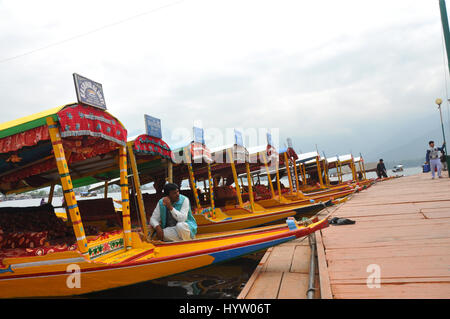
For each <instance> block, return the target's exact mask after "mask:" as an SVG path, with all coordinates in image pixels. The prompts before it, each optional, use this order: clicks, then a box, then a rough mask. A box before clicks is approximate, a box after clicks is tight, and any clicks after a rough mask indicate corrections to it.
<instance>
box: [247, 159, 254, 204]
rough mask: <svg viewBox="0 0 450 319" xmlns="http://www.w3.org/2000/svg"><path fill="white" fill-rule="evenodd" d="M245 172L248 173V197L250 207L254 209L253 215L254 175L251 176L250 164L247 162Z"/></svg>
mask: <svg viewBox="0 0 450 319" xmlns="http://www.w3.org/2000/svg"><path fill="white" fill-rule="evenodd" d="M245 170H246V171H247V183H248V197H249V199H250V206H251V208H252V213H254V212H255V199H254V198H253V185H252V182H253V180H252V175H251V174H250V164H249V163H248V162H245Z"/></svg>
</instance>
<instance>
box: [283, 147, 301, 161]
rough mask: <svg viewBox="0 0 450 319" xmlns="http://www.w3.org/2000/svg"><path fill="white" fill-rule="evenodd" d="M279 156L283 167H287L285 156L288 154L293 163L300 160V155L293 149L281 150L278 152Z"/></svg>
mask: <svg viewBox="0 0 450 319" xmlns="http://www.w3.org/2000/svg"><path fill="white" fill-rule="evenodd" d="M278 154H279V160H280V163H281V165H285V163H284V161H285V159H284V154H287V157H288V159H291V160H293V161H296V160H298V155H297V153H296V152H295V150H294V149H293V148H292V147H287V148H280V149H279V150H278Z"/></svg>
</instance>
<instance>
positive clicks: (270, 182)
mask: <svg viewBox="0 0 450 319" xmlns="http://www.w3.org/2000/svg"><path fill="white" fill-rule="evenodd" d="M261 154H262V158H263V161H264V167H265V168H266V172H267V180H268V182H269V186H270V193H271V194H272V199H274V198H275V191H274V190H273V185H272V178H271V177H270V173H269V166H268V165H267V158H266V154H264V151H263V152H261Z"/></svg>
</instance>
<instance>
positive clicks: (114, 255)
mask: <svg viewBox="0 0 450 319" xmlns="http://www.w3.org/2000/svg"><path fill="white" fill-rule="evenodd" d="M126 138H127V131H126V129H125V128H124V127H123V125H122V124H121V123H120V121H119V120H118V119H117V118H115V117H114V116H112V115H111V114H109V113H108V112H107V111H106V110H104V109H99V108H94V107H90V106H85V105H82V104H70V105H65V106H62V107H58V108H54V109H51V110H48V111H45V112H41V113H38V114H34V115H32V116H29V117H26V118H22V119H19V120H16V121H11V122H7V123H4V124H1V125H0V191H2V192H3V193H5V194H10V193H19V192H25V191H29V190H33V189H38V188H42V187H48V186H49V187H50V197H49V199H50V200H49V203H48V204H46V205H42V206H38V207H28V208H21V207H19V208H17V207H14V208H13V207H3V208H1V209H0V228H1V232H0V244H1V245H0V297H2V298H9V297H45V296H67V295H79V294H84V293H89V292H94V291H101V290H105V289H109V288H115V287H121V286H125V285H131V284H134V283H138V282H144V281H147V280H151V279H155V278H160V277H164V276H168V275H172V274H176V273H179V272H183V271H187V270H191V269H195V268H198V267H203V266H207V265H211V264H214V263H218V262H222V261H225V260H228V259H229V258H235V257H239V256H242V255H245V254H248V253H252V252H255V251H257V250H261V249H265V248H267V247H270V246H273V245H277V244H279V243H283V242H286V241H289V240H292V239H295V238H298V237H301V236H305V235H307V234H309V233H311V232H313V231H315V230H318V229H321V228H323V227H326V226H327V220H326V219H324V220H320V221H317V220H316V221H315V222H314V223H312V224H309V225H303V224H300V223H298V222H297V221H295V220H294V219H288V220H286V223H283V224H280V225H275V226H271V227H260V228H255V229H252V230H245V231H242V230H240V231H233V232H222V233H214V234H208V235H199V236H197V238H196V239H194V240H191V241H185V242H175V243H161V242H153V241H148V238H147V237H146V236H145V235H144V233H143V232H142V230H141V229H138V228H137V229H132V222H131V219H130V211H129V208H130V207H129V191H128V179H127V168H128V165H127V164H128V163H127V162H128V161H127V148H126ZM117 164H119V165H118V166H119V167H118V169H117ZM114 169H116V170H118V171H119V175H120V187H121V195H122V214H121V215H122V216H121V218H117V217H118V215H117V213H116V211H115V209H114V206H113V202H112V199H111V198H106V199H90V200H84V201H82V200H77V199H76V197H75V194H74V188H75V187H79V186H83V185H90V184H92V181H93V180H95V181H102V180H103V181H104V180H108V176H109V174H111V172H112V171H113V170H114ZM56 184H60V185H61V186H62V190H63V194H64V198H65V202H66V205H65V209H66V210H67V211H68V214H67V217H68V218H67V219H68V220H67V222H63V221H62V220H61V219H59V218H58V217H56V215H55V213H54V207H53V206H52V204H51V203H52V197H53V195H52V194H53V191H54V189H55V185H56ZM105 220H106V221H107V222H106V223H104V222H103V221H105ZM143 225H145V223H143ZM143 225H142V226H143Z"/></svg>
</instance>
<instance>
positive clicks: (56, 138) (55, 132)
mask: <svg viewBox="0 0 450 319" xmlns="http://www.w3.org/2000/svg"><path fill="white" fill-rule="evenodd" d="M46 121H47V126H48V131H49V134H50V140H51V142H52V147H53V154H54V156H55V160H56V167H57V169H58V173H59V176H60V180H61V186H62V189H63V194H64V198H65V200H66V204H67V210H68V211H69V216H70V220H71V222H72V227H73V231H74V233H75V237H76V239H77V246H78V250H79V251H80V252H81V254H82V255H83V257H85V258H87V259H89V258H90V257H89V251H88V244H87V239H86V234H85V232H84V227H83V223H82V221H81V216H80V209H79V208H78V204H77V200H76V198H75V193H74V191H73V185H72V180H71V178H70V173H69V166H68V165H67V161H66V155H65V154H64V148H63V143H62V139H61V134H60V132H59V128H58V125H57V124H56V122H55V120H54V119H53V118H52V117H48V118H47V119H46ZM69 216H68V217H69Z"/></svg>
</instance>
